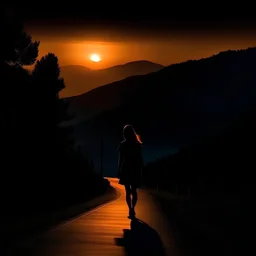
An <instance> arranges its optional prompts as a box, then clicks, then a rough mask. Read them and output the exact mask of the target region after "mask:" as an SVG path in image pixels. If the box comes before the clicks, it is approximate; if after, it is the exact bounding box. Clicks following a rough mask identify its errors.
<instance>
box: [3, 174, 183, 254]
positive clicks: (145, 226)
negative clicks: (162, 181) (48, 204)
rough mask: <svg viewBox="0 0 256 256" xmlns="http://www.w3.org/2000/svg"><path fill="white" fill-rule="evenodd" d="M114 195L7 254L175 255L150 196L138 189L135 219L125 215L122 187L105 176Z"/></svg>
mask: <svg viewBox="0 0 256 256" xmlns="http://www.w3.org/2000/svg"><path fill="white" fill-rule="evenodd" d="M109 180H110V182H111V185H112V186H113V187H114V188H116V189H117V190H118V192H119V193H118V194H119V195H118V198H116V199H115V200H114V201H112V202H110V203H107V204H105V205H103V206H100V207H98V208H96V209H94V210H92V211H89V212H87V213H85V214H84V215H81V216H80V217H78V218H76V219H74V220H73V221H70V222H67V223H63V224H62V225H60V226H58V227H56V228H55V229H53V230H51V231H49V232H47V233H44V234H42V235H40V236H37V237H34V238H33V239H30V240H29V241H26V242H24V243H23V244H22V246H19V247H18V248H16V249H15V252H14V251H13V252H9V253H8V254H7V255H8V256H9V255H15V256H16V255H17V256H19V255H22V256H23V255H24V256H103V255H104V256H121V255H126V256H130V255H132V256H136V255H140V256H143V255H155V256H165V255H166V256H167V255H172V256H176V255H178V250H177V248H176V246H175V241H174V238H173V236H172V232H171V229H170V227H169V224H168V222H167V220H166V219H165V217H164V214H162V213H161V212H160V209H158V207H157V204H156V203H155V202H154V199H153V198H152V197H151V196H150V195H149V194H148V193H147V192H146V191H144V190H139V200H138V205H137V210H136V212H137V218H138V219H137V220H133V221H131V220H130V219H128V218H127V216H128V208H127V206H126V203H125V196H124V188H123V186H121V185H119V184H118V183H117V179H115V178H109Z"/></svg>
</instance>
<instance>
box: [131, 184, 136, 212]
mask: <svg viewBox="0 0 256 256" xmlns="http://www.w3.org/2000/svg"><path fill="white" fill-rule="evenodd" d="M131 194H132V208H133V210H134V208H135V206H136V204H137V201H138V193H137V187H136V186H134V185H131Z"/></svg>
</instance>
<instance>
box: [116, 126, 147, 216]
mask: <svg viewBox="0 0 256 256" xmlns="http://www.w3.org/2000/svg"><path fill="white" fill-rule="evenodd" d="M123 136H124V140H123V141H122V142H121V143H120V145H119V147H118V151H119V159H118V178H119V184H122V185H124V187H125V192H126V202H127V205H128V208H129V216H128V218H133V217H135V215H136V213H135V206H136V203H137V200H138V195H137V188H138V187H139V186H140V185H141V176H142V167H143V159H142V142H141V140H140V137H139V135H138V134H136V132H135V131H134V128H133V127H132V126H131V125H126V126H125V127H124V128H123Z"/></svg>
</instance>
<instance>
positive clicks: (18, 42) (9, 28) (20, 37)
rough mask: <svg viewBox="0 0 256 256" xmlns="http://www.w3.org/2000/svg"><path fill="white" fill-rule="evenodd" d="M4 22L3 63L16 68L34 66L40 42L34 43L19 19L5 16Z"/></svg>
mask: <svg viewBox="0 0 256 256" xmlns="http://www.w3.org/2000/svg"><path fill="white" fill-rule="evenodd" d="M4 21H5V22H4V37H3V39H2V49H4V51H2V53H3V55H2V56H3V63H5V64H8V65H14V66H23V65H32V64H34V63H35V61H36V59H37V57H38V47H39V44H40V42H39V41H32V37H31V36H30V35H28V34H27V33H26V32H25V31H24V29H23V25H22V23H21V22H20V21H19V20H18V19H17V17H13V18H12V19H8V16H5V20H4Z"/></svg>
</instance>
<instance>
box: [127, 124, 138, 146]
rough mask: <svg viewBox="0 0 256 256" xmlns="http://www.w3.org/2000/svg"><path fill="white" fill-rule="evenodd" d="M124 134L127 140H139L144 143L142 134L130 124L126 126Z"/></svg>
mask: <svg viewBox="0 0 256 256" xmlns="http://www.w3.org/2000/svg"><path fill="white" fill-rule="evenodd" d="M123 135H124V139H125V140H127V141H137V142H138V143H140V144H142V141H141V139H140V136H139V135H138V134H137V133H136V132H135V130H134V128H133V127H132V125H130V124H127V125H125V126H124V129H123Z"/></svg>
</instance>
